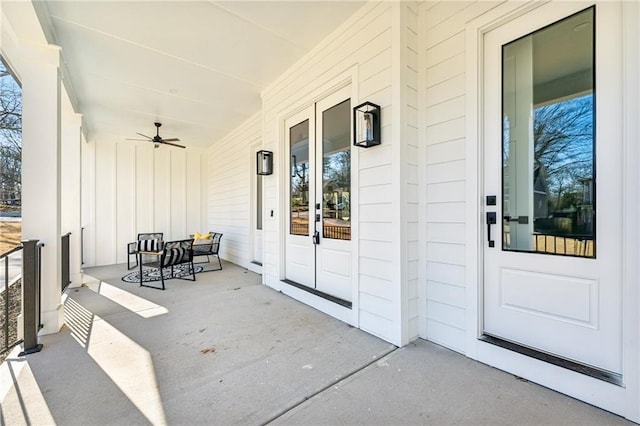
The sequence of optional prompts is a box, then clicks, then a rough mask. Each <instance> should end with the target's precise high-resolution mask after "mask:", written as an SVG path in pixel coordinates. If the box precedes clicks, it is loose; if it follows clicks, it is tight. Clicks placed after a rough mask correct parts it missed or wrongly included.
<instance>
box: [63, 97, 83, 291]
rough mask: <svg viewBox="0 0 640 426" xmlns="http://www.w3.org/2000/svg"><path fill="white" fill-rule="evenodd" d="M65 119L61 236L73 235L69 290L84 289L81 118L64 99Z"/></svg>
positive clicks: (70, 251)
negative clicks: (81, 215)
mask: <svg viewBox="0 0 640 426" xmlns="http://www.w3.org/2000/svg"><path fill="white" fill-rule="evenodd" d="M63 99H64V102H63V115H62V158H61V166H62V167H61V170H60V172H61V174H62V184H61V191H62V192H61V197H62V206H61V224H62V228H61V229H62V233H63V234H66V233H67V232H71V235H70V237H69V278H70V280H71V284H70V287H79V286H80V285H82V253H81V243H82V242H81V238H82V230H81V226H82V225H81V222H80V211H81V184H82V165H81V146H82V115H81V114H76V113H75V112H74V111H73V107H72V106H71V103H70V102H69V100H68V98H67V97H66V96H63Z"/></svg>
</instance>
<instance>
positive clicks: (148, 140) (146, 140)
mask: <svg viewBox="0 0 640 426" xmlns="http://www.w3.org/2000/svg"><path fill="white" fill-rule="evenodd" d="M125 140H126V141H142V142H153V141H152V140H151V139H133V138H126V139H125Z"/></svg>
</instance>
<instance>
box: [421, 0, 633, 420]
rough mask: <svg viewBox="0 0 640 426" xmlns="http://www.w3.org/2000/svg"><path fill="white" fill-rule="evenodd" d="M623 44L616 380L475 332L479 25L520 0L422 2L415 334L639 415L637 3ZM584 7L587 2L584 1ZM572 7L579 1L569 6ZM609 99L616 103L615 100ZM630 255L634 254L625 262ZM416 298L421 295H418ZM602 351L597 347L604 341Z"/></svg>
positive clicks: (514, 10) (629, 12) (507, 12)
mask: <svg viewBox="0 0 640 426" xmlns="http://www.w3.org/2000/svg"><path fill="white" fill-rule="evenodd" d="M619 5H621V9H620V11H619V12H618V13H620V16H622V17H624V19H623V25H622V27H621V28H615V29H613V28H612V29H606V28H604V29H603V28H600V29H599V31H601V32H609V33H610V32H616V31H618V32H619V33H620V39H621V40H622V43H621V45H617V44H616V45H611V46H610V48H611V49H612V50H616V51H618V53H616V54H615V55H613V57H616V55H618V54H619V55H620V57H623V58H624V60H623V61H621V63H620V70H619V75H620V77H621V81H622V85H623V87H624V90H623V91H624V95H623V99H622V103H623V105H622V108H621V110H622V111H624V117H623V118H622V121H623V123H626V124H625V125H624V126H625V128H624V136H623V139H624V141H623V146H624V152H625V156H624V157H625V160H624V162H625V164H621V165H620V171H621V173H622V175H623V181H624V188H623V194H624V195H623V199H624V201H623V210H624V212H623V214H622V218H623V219H622V221H623V222H624V224H623V229H624V230H625V231H624V233H623V236H622V239H623V241H622V242H621V244H622V245H623V247H624V253H625V254H624V256H625V260H623V264H622V269H623V271H622V272H623V277H624V278H623V281H624V282H623V283H622V288H623V298H622V301H621V303H622V304H623V312H624V315H623V316H622V321H623V322H622V330H623V353H624V359H625V361H624V363H623V364H624V365H623V381H624V386H615V385H612V384H609V383H606V382H603V381H600V380H597V379H592V378H589V377H587V376H585V375H583V374H579V373H575V372H571V371H570V370H567V369H562V368H557V367H555V366H553V365H551V364H548V363H544V362H539V361H536V360H533V359H532V358H529V357H526V356H523V355H520V354H517V353H515V352H513V351H509V350H506V349H502V348H498V347H496V346H495V345H491V344H488V343H484V342H482V341H480V340H478V335H479V333H480V330H481V313H482V297H483V296H482V275H481V274H482V265H483V254H482V250H481V249H480V248H479V247H480V241H481V239H480V237H481V235H482V229H483V228H482V227H483V224H482V223H481V222H480V220H479V218H480V217H481V214H482V212H483V210H482V208H483V207H482V206H483V204H482V202H481V197H482V195H483V194H482V192H481V190H480V185H479V182H481V179H482V169H481V164H482V163H481V162H480V160H481V158H482V149H481V143H482V141H481V140H480V137H479V134H480V130H479V129H481V128H482V127H481V126H482V120H481V117H482V110H481V105H482V103H481V100H482V94H481V90H482V86H481V83H480V81H481V78H480V76H481V75H482V71H483V69H482V47H481V44H482V32H483V31H488V30H489V29H491V28H495V27H496V26H497V25H499V24H500V23H501V22H506V21H507V20H508V19H510V17H514V16H518V15H519V14H521V13H522V10H523V8H527V7H529V8H532V7H535V6H533V5H532V4H525V3H519V2H482V1H478V2H464V3H463V2H447V1H443V2H425V3H421V4H420V19H421V21H420V22H421V25H420V35H419V46H420V50H419V56H420V60H421V65H420V73H419V74H420V96H419V99H420V114H421V120H422V121H421V123H423V125H421V126H420V138H421V139H420V150H421V155H420V158H421V164H422V166H421V168H420V170H421V179H422V180H421V182H422V184H421V186H420V191H421V199H422V200H424V207H423V208H422V210H421V212H422V213H423V215H424V217H425V218H426V220H425V223H424V227H425V229H424V230H423V231H422V232H423V233H424V234H423V235H424V236H425V238H424V240H422V239H421V250H423V253H424V258H421V259H420V261H421V269H420V272H421V273H423V274H424V279H421V280H420V283H421V285H422V286H424V287H423V288H424V289H423V290H421V300H420V308H421V310H422V312H423V313H424V314H423V315H422V316H421V324H420V325H421V328H420V336H421V337H423V338H426V339H428V340H431V341H434V342H436V343H439V344H441V345H443V346H446V347H449V348H451V349H453V350H456V351H458V352H461V353H464V354H466V355H467V356H469V357H471V358H473V359H477V360H480V361H482V362H485V363H488V364H490V365H493V366H495V367H497V368H500V369H503V370H506V371H509V372H512V373H513V374H516V375H518V376H523V377H526V378H527V379H530V380H532V381H535V382H537V383H540V384H543V385H544V386H547V387H549V388H552V389H555V390H557V391H560V392H563V393H566V394H569V395H571V396H574V397H576V398H578V399H581V400H584V401H587V402H589V403H591V404H594V405H597V406H599V407H602V408H605V409H607V410H609V411H613V412H616V413H618V414H621V415H623V416H625V417H627V418H629V419H632V420H634V421H638V419H640V413H639V409H638V407H639V406H640V404H639V402H640V398H639V395H640V393H639V387H640V386H639V385H640V375H639V374H638V370H639V369H638V365H639V361H640V360H639V358H638V336H639V335H640V333H639V330H640V321H639V318H638V315H637V311H638V309H637V307H638V305H639V302H640V299H639V297H638V295H639V283H638V280H637V261H636V260H635V259H637V256H638V254H639V252H638V245H637V242H636V241H637V240H638V235H639V232H638V226H637V224H636V223H634V222H636V221H634V220H633V219H631V218H632V217H635V216H636V215H637V214H636V213H632V211H633V210H635V211H636V212H637V208H638V196H637V192H638V191H637V188H638V186H639V183H640V181H639V179H638V173H637V167H636V166H635V164H637V161H638V159H639V158H638V150H637V148H636V145H637V144H636V141H637V136H638V125H637V111H638V110H637V108H638V104H637V98H638V91H639V89H638V82H637V70H638V67H639V66H640V54H639V53H638V52H639V50H638V46H639V45H640V34H639V32H638V29H637V28H638V23H639V22H640V13H639V12H640V10H639V9H640V8H639V7H638V5H637V4H636V3H635V2H631V3H628V2H625V3H619ZM587 6H589V4H588V3H585V5H584V7H585V8H586V7H587ZM576 7H579V6H576ZM616 107H617V106H616ZM631 259H633V260H631ZM423 296H424V297H423ZM603 350H605V349H603Z"/></svg>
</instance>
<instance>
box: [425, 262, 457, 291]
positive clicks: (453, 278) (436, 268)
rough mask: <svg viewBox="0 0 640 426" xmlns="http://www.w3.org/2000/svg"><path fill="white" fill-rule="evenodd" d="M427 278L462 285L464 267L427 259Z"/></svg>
mask: <svg viewBox="0 0 640 426" xmlns="http://www.w3.org/2000/svg"><path fill="white" fill-rule="evenodd" d="M427 279H428V280H429V281H430V282H439V283H443V284H449V285H453V286H458V287H464V279H465V268H464V266H462V265H452V264H447V263H440V262H436V261H429V262H427Z"/></svg>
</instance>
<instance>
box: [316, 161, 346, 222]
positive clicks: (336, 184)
mask: <svg viewBox="0 0 640 426" xmlns="http://www.w3.org/2000/svg"><path fill="white" fill-rule="evenodd" d="M322 180H323V193H324V196H325V205H326V206H327V207H328V208H330V209H332V210H336V218H337V219H342V220H349V218H350V216H351V201H350V196H349V195H350V192H351V152H350V151H349V150H348V149H347V150H346V151H338V152H334V153H331V154H327V155H325V156H324V158H323V165H322Z"/></svg>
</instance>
